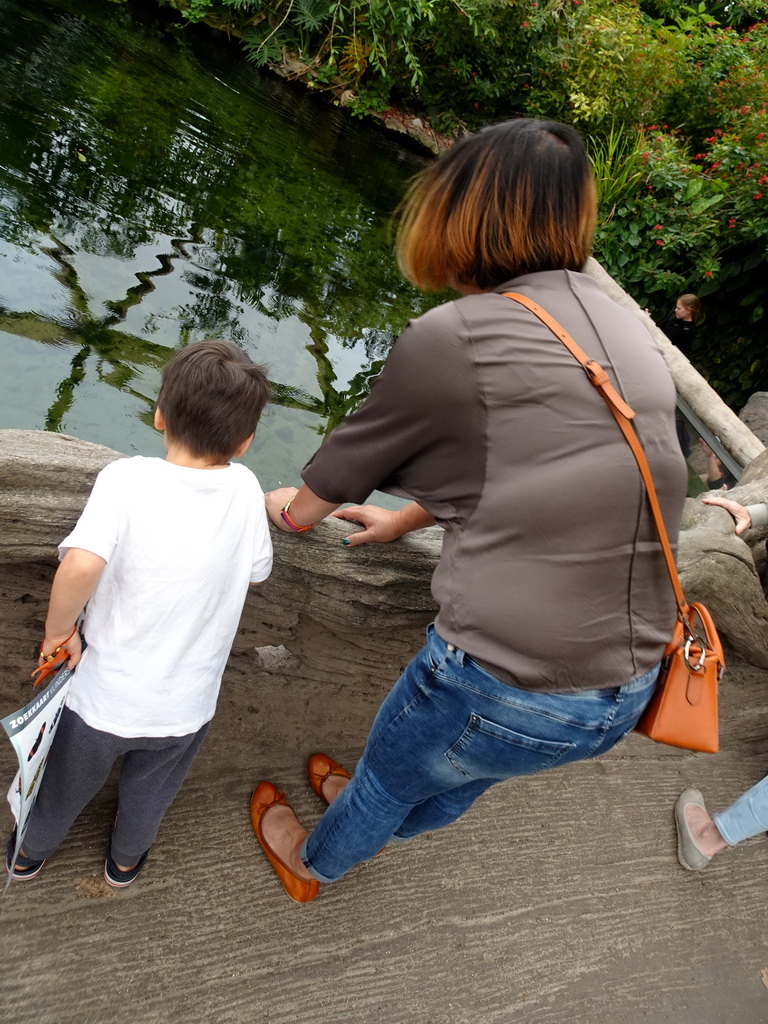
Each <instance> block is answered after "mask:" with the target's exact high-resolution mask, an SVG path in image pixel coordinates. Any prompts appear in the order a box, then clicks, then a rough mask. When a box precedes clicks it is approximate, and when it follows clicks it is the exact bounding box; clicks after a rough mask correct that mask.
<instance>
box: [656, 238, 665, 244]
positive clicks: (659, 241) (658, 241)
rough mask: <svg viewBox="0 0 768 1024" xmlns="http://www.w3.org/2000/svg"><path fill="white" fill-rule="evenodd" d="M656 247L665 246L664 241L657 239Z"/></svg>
mask: <svg viewBox="0 0 768 1024" xmlns="http://www.w3.org/2000/svg"><path fill="white" fill-rule="evenodd" d="M656 245H664V243H663V242H662V240H661V239H660V238H657V239H656Z"/></svg>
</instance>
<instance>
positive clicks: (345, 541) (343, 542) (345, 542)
mask: <svg viewBox="0 0 768 1024" xmlns="http://www.w3.org/2000/svg"><path fill="white" fill-rule="evenodd" d="M341 543H342V544H349V537H345V538H344V540H342V542H341Z"/></svg>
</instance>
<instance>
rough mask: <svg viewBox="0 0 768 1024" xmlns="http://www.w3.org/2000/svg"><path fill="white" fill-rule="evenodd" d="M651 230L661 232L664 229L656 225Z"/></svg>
mask: <svg viewBox="0 0 768 1024" xmlns="http://www.w3.org/2000/svg"><path fill="white" fill-rule="evenodd" d="M653 230H654V231H663V230H664V229H663V228H662V226H661V224H656V225H655V226H654V229H653Z"/></svg>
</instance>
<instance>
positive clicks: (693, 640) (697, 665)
mask: <svg viewBox="0 0 768 1024" xmlns="http://www.w3.org/2000/svg"><path fill="white" fill-rule="evenodd" d="M694 645H696V646H697V647H698V648H699V660H698V661H696V662H692V661H691V657H690V655H691V647H693V646H694ZM683 658H684V659H685V664H686V665H687V666H688V668H689V669H690V670H691V672H701V670H702V669H703V668H704V662H705V661H706V660H707V644H706V641H705V640H702V638H701V637H700V636H696V635H695V634H694V633H692V634H691V635H690V636H689V637H688V639H687V640H686V641H685V648H684V650H683Z"/></svg>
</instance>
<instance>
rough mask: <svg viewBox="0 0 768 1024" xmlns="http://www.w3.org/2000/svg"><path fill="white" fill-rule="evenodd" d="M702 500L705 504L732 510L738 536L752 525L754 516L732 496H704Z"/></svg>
mask: <svg viewBox="0 0 768 1024" xmlns="http://www.w3.org/2000/svg"><path fill="white" fill-rule="evenodd" d="M701 500H702V502H703V503H704V504H705V505H719V506H720V507H721V508H724V509H725V511H726V512H730V513H731V515H732V516H733V518H734V521H735V523H736V535H737V536H738V535H739V534H742V533H744V531H745V530H748V529H749V528H750V526H751V525H752V517H751V516H750V514H749V512H747V510H746V509H745V508H744V506H743V505H740V504H739V503H738V501H732V500H731V499H730V498H702V499H701Z"/></svg>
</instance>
